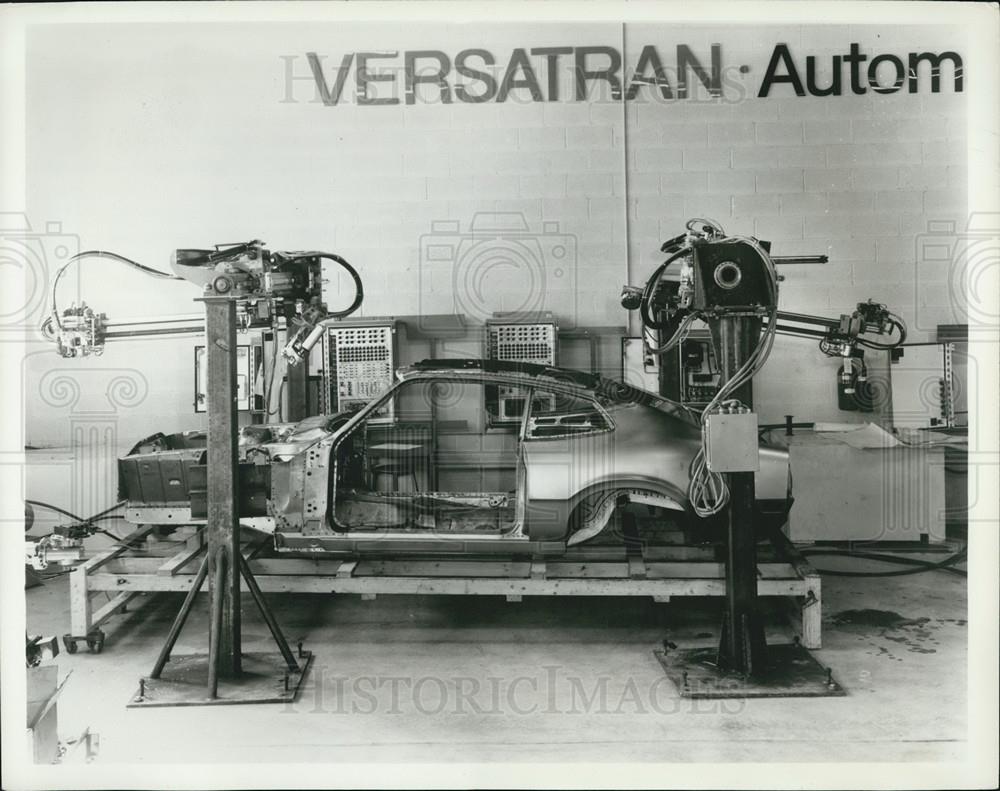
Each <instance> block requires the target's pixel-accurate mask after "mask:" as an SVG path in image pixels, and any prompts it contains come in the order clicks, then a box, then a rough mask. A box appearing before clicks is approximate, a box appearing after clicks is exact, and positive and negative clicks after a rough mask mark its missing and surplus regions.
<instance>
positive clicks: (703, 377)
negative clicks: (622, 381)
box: [660, 329, 721, 410]
mask: <svg viewBox="0 0 1000 791" xmlns="http://www.w3.org/2000/svg"><path fill="white" fill-rule="evenodd" d="M720 384H721V373H720V371H719V365H718V362H717V360H716V359H715V348H714V347H713V346H712V333H711V332H710V331H709V330H707V329H705V330H698V329H695V330H691V331H690V332H689V333H688V336H687V338H685V339H684V340H683V341H681V342H680V343H679V344H678V345H677V347H676V348H675V349H673V350H671V351H670V352H669V353H668V354H666V355H664V357H663V362H662V365H661V367H660V395H663V396H665V397H666V398H669V399H671V400H672V401H679V402H680V403H682V404H684V405H685V406H689V407H691V408H693V409H698V410H701V409H704V408H705V407H706V406H708V404H709V402H710V401H711V400H712V399H713V398H715V394H716V393H718V392H719V386H720Z"/></svg>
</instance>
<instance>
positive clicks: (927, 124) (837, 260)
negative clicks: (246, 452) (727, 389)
mask: <svg viewBox="0 0 1000 791" xmlns="http://www.w3.org/2000/svg"><path fill="white" fill-rule="evenodd" d="M222 32H223V31H221V30H216V29H211V28H204V27H201V28H197V27H189V26H174V27H171V28H169V29H166V28H163V27H155V28H154V27H152V26H149V27H142V26H129V27H128V28H127V29H124V28H115V27H113V26H100V25H90V26H86V28H78V27H51V28H39V29H37V30H33V31H32V33H31V34H30V38H29V48H28V63H27V74H28V95H29V96H30V97H31V99H30V101H29V106H28V108H27V109H28V130H29V131H28V180H29V194H28V209H29V213H30V217H31V219H32V222H33V223H34V224H35V226H36V227H37V226H39V225H41V224H44V223H45V222H46V221H53V220H54V221H59V222H61V223H62V224H63V229H64V230H65V231H66V232H68V233H71V234H77V235H79V245H80V248H81V249H85V248H93V247H98V248H102V249H111V250H118V251H120V252H122V253H124V254H126V255H129V256H132V257H134V258H136V259H138V260H141V261H145V262H148V263H150V264H153V265H159V266H166V264H167V261H168V258H169V255H170V253H171V252H172V250H173V249H174V248H177V247H184V246H192V247H196V246H204V245H208V244H211V243H214V242H231V241H238V240H245V239H250V238H262V239H265V240H266V241H267V242H268V243H269V244H270V245H271V246H272V247H273V248H275V249H317V248H318V249H325V250H332V251H335V252H338V253H340V254H341V255H344V256H345V257H346V258H348V260H350V261H351V262H352V263H354V264H356V266H357V267H358V269H359V270H360V271H361V273H362V275H363V277H364V280H365V285H366V293H367V295H368V300H367V302H366V304H365V307H364V309H363V313H365V314H367V315H391V314H415V313H422V312H423V313H427V312H430V313H448V312H452V311H459V312H463V313H466V314H467V315H469V316H470V317H471V318H473V319H474V320H475V319H482V318H483V317H485V316H487V315H489V313H491V312H493V311H496V310H518V309H523V308H531V309H545V310H552V311H553V312H555V313H556V314H557V315H558V316H559V319H560V323H561V324H562V325H563V326H572V325H574V324H578V325H584V326H587V325H624V324H625V323H626V321H627V316H626V315H625V314H624V312H623V311H622V310H621V308H620V306H619V304H618V293H619V290H620V287H621V285H622V284H623V283H625V282H627V281H631V282H639V281H641V280H642V279H644V278H645V277H646V275H647V274H648V273H649V272H650V271H651V270H652V268H653V267H654V266H655V265H656V264H657V263H659V261H660V258H659V256H658V254H657V250H658V248H659V243H660V241H661V240H663V239H665V238H667V237H669V236H673V235H675V234H677V233H679V232H680V230H681V229H682V228H683V223H684V221H685V220H686V219H687V218H688V217H691V216H700V215H703V216H709V217H713V218H715V219H717V220H718V221H720V222H721V223H722V224H723V225H724V226H725V227H726V228H727V230H730V231H732V232H734V233H746V234H754V235H758V236H760V237H762V238H765V239H770V240H772V241H773V242H774V249H775V252H777V253H815V252H828V253H829V255H830V256H831V263H830V264H828V265H826V266H824V267H797V268H793V267H789V268H787V269H786V271H785V272H784V274H785V275H786V280H785V282H784V283H783V284H782V306H783V307H787V308H789V309H794V310H797V311H804V312H817V313H821V314H824V315H837V314H839V313H840V311H842V310H848V309H850V308H851V307H852V306H853V304H854V303H855V302H856V301H858V300H860V299H865V298H867V297H873V298H875V299H879V300H883V301H886V302H889V303H890V304H891V305H892V306H893V308H895V309H896V310H897V311H898V312H900V313H901V314H902V315H904V316H906V317H907V318H908V319H909V318H911V317H912V314H913V313H914V312H915V310H916V309H917V308H918V307H919V314H920V315H919V322H917V323H918V324H919V326H918V327H917V330H918V331H917V332H915V335H920V334H921V333H925V332H926V329H927V328H928V327H933V325H934V324H935V323H937V322H938V321H952V320H954V319H953V318H952V316H951V311H950V309H949V305H950V302H949V299H950V297H949V294H948V290H947V288H946V287H945V284H944V282H943V280H942V281H940V283H939V285H940V288H937V287H932V285H931V283H932V282H933V281H926V282H923V283H921V284H920V287H919V288H918V287H917V283H916V280H915V275H914V272H915V259H914V256H915V253H914V240H915V238H916V236H917V235H918V234H920V233H921V232H922V231H923V230H924V229H925V228H926V223H927V221H928V220H938V219H941V220H955V219H960V218H963V217H964V214H965V161H964V157H965V153H964V151H965V145H964V134H965V128H964V106H963V101H962V100H963V97H962V96H952V95H950V93H942V94H936V95H931V94H930V93H929V92H927V91H926V90H925V91H923V92H921V93H920V94H918V95H910V94H905V93H900V94H896V95H892V96H872V95H868V96H864V97H853V96H842V97H829V98H825V99H817V98H797V97H794V96H793V95H791V92H790V90H789V89H788V88H787V87H779V88H776V89H775V93H774V95H773V96H771V97H769V98H766V99H763V98H761V99H758V98H754V96H753V94H754V93H755V92H756V85H757V84H758V82H759V79H760V77H761V75H762V74H763V70H764V67H765V65H766V60H767V56H768V54H769V53H770V51H771V48H772V47H773V45H774V44H775V43H777V42H779V41H784V42H786V43H788V44H789V45H790V46H791V47H792V48H793V50H794V51H797V52H798V51H800V50H801V51H802V52H804V51H806V50H808V51H809V52H811V53H814V54H817V55H820V56H822V55H823V54H824V53H826V54H827V55H829V54H833V50H831V48H830V45H829V42H831V41H834V42H837V49H836V51H837V52H840V51H843V50H846V47H847V46H848V45H849V43H850V42H851V41H859V42H860V43H862V45H863V47H864V48H865V49H866V51H871V52H876V51H877V52H883V51H884V52H893V53H897V54H902V53H905V52H909V51H911V50H918V51H919V50H922V49H930V50H932V51H940V50H942V49H945V48H949V47H950V48H956V49H960V48H961V42H959V41H955V39H954V36H953V35H952V34H949V33H948V32H947V31H941V30H934V31H923V32H921V31H918V30H913V29H908V28H904V27H896V28H893V29H892V30H885V29H883V30H878V31H873V30H866V29H864V28H845V29H843V30H842V31H831V30H830V29H829V28H824V31H823V33H822V35H816V34H815V33H813V32H810V30H809V29H808V28H789V29H778V28H773V27H770V28H767V27H759V28H750V29H747V30H745V31H734V30H726V29H723V28H718V27H713V28H707V27H706V28H690V27H687V28H679V27H665V26H659V27H658V26H649V25H642V26H638V25H633V26H630V27H629V28H628V29H627V30H623V29H622V26H621V25H617V24H594V25H579V26H568V25H561V26H560V25H548V26H546V25H533V26H501V25H495V26H492V27H488V28H487V27H484V26H480V25H476V26H473V25H468V26H461V25H455V26H448V27H440V26H418V25H415V26H411V27H410V28H408V29H403V28H400V27H398V26H397V27H392V28H390V27H386V26H381V25H374V24H370V25H350V26H347V25H339V26H322V25H321V26H315V25H314V26H309V27H305V26H300V25H287V26H269V27H267V28H255V27H242V28H231V29H229V30H227V31H225V35H221V33H222ZM623 42H624V43H623ZM646 43H650V44H655V45H656V46H657V47H659V49H660V52H661V54H662V55H663V56H664V59H665V60H666V61H667V62H668V63H669V61H670V60H672V52H673V47H674V45H675V44H677V43H686V44H688V45H689V46H690V47H691V49H692V51H693V52H695V53H696V54H698V55H700V56H701V57H702V58H703V60H704V61H705V62H706V64H707V60H708V55H707V53H708V52H709V48H710V46H711V44H713V43H721V44H722V48H723V53H724V54H723V61H724V63H725V64H726V65H727V66H733V67H735V66H736V65H739V64H748V65H749V66H750V71H749V72H748V73H747V74H745V75H740V74H738V73H735V72H733V73H727V80H729V82H728V83H727V85H729V87H727V95H726V100H725V101H722V102H718V101H714V102H712V101H699V100H697V99H687V100H683V101H673V102H663V101H658V100H651V99H650V98H649V96H650V91H649V90H643V91H642V92H641V93H640V98H638V99H637V100H636V101H634V102H630V103H628V104H626V105H623V104H622V103H620V102H616V101H613V100H612V99H611V97H609V96H607V95H606V92H605V93H604V94H601V93H600V92H598V93H597V95H595V96H594V97H593V98H592V100H591V101H587V102H576V101H555V102H531V101H526V94H525V92H524V91H523V90H522V91H520V92H518V91H515V92H514V93H513V94H512V95H511V97H510V99H509V100H508V101H507V102H505V103H503V104H497V103H495V102H490V103H483V104H464V103H458V102H453V103H451V104H441V103H439V102H434V101H433V95H434V93H435V91H437V89H436V88H435V87H434V86H420V87H419V88H418V90H419V91H420V92H421V99H422V101H421V102H418V103H416V104H413V105H406V104H399V105H394V106H358V105H357V104H356V103H355V102H354V101H353V99H350V100H348V101H347V102H346V103H342V104H339V105H338V106H336V107H324V106H322V104H317V103H316V102H315V101H313V100H314V98H315V90H314V86H313V83H312V78H311V75H310V72H309V66H308V63H307V61H306V58H305V53H306V52H308V51H315V52H317V53H319V54H321V55H322V56H324V60H323V63H324V67H325V68H326V70H327V71H326V73H327V75H328V79H329V80H330V81H331V82H332V80H333V75H334V66H335V65H336V64H337V63H338V62H339V59H340V58H341V56H342V55H343V53H345V52H360V51H373V52H374V51H379V52H385V51H398V52H403V51H406V50H414V49H421V50H434V49H439V50H442V51H444V52H446V53H450V54H451V55H452V56H453V55H454V54H455V53H456V52H457V51H458V50H459V49H460V48H466V47H470V48H471V47H482V48H484V49H487V50H489V51H491V52H492V53H494V54H495V55H496V56H497V60H498V61H499V62H500V63H502V64H505V63H506V60H507V58H508V57H509V56H510V52H511V50H512V49H514V48H517V47H526V48H530V47H532V46H577V47H578V46H583V45H600V44H603V45H608V46H612V47H616V48H618V49H622V48H624V50H625V52H626V56H625V63H626V64H627V65H628V64H634V63H635V62H636V58H637V56H638V52H639V49H640V48H641V46H642V45H643V44H646ZM821 60H822V57H821ZM401 62H402V58H401V57H400V58H397V59H396V60H387V61H374V62H372V63H371V64H370V65H371V67H372V68H375V69H382V70H383V71H389V69H387V68H386V67H385V66H384V65H383V64H384V63H388V64H392V63H395V64H397V66H398V64H400V63H401ZM826 62H827V65H826V68H827V69H829V57H827V58H826ZM67 63H72V64H73V67H72V68H67V67H66V64H67ZM533 63H534V64H535V68H536V70H537V72H538V74H539V79H540V81H541V82H542V83H543V85H544V84H545V76H543V75H545V74H546V72H545V67H544V64H543V63H542V60H541V59H540V58H535V59H534V60H533ZM568 64H569V61H568V60H565V61H564V65H568ZM289 69H290V71H288V70H289ZM289 75H291V77H292V78H293V80H292V81H291V82H289V81H288V78H289ZM572 77H573V74H572V72H571V71H570V70H568V69H566V68H563V69H562V70H560V72H559V77H558V79H559V92H560V95H561V96H563V97H570V96H572V90H573V83H572ZM821 77H822V74H821ZM397 79H399V80H401V77H397ZM945 81H946V82H947V79H946V80H945ZM353 90H354V86H353V70H352V76H351V78H350V79H349V80H348V83H347V89H346V92H347V95H348V96H349V97H350V96H353ZM375 94H376V95H377V96H380V97H383V98H384V97H386V96H389V94H387V93H383V86H382V85H379V86H375ZM396 95H398V96H402V89H401V87H400V88H399V89H398V91H397V94H396ZM67 97H72V101H67ZM741 97H743V98H742V99H741ZM497 214H501V215H504V216H503V217H496V216H491V215H497ZM474 222H475V223H478V226H477V229H478V230H479V231H481V230H482V228H483V227H485V226H486V225H488V224H489V223H494V224H495V223H497V222H503V223H510V222H514V223H515V225H514V226H506V227H507V230H506V231H505V232H503V233H501V234H495V235H494V236H497V237H499V241H497V240H496V239H494V240H493V241H491V237H490V234H488V233H487V234H486V235H485V238H484V236H483V234H482V233H479V234H478V235H477V234H474V233H473V223H474ZM517 223H520V224H519V225H518V224H517ZM511 228H513V231H512V230H511ZM449 247H450V248H451V250H452V253H451V257H450V258H449V256H448V254H445V255H444V256H443V257H434V256H431V255H429V253H430V251H431V250H432V249H433V250H435V251H437V252H438V253H440V252H441V250H442V249H447V248H449ZM98 272H100V274H97V273H98ZM102 277H104V278H109V280H105V281H104V282H105V283H107V282H113V283H115V284H117V285H118V286H119V287H118V288H116V289H108V288H104V287H102V280H101V278H102ZM77 288H78V284H77V283H76V282H74V281H73V280H72V279H69V280H67V282H66V284H65V292H64V293H65V295H66V297H65V299H66V300H67V301H68V299H70V298H72V296H73V295H74V290H75V289H77ZM347 289H348V286H347V285H346V284H345V283H341V282H340V281H339V280H338V279H337V278H336V277H331V282H330V283H329V285H328V300H329V302H330V303H331V305H335V304H336V303H337V299H338V294H340V293H342V294H344V297H343V298H345V299H346V298H349V297H347V296H346V295H347V294H348V290H347ZM77 294H78V295H80V296H82V297H83V298H85V299H87V301H88V302H90V303H92V304H94V305H95V306H96V307H99V308H100V309H102V310H106V311H107V312H108V313H109V314H110V315H112V316H134V315H137V314H143V313H146V314H154V313H190V312H193V311H196V310H197V306H196V305H195V303H193V302H192V301H191V300H192V299H193V298H194V296H196V295H195V293H194V290H193V288H192V287H190V286H187V285H183V284H180V285H174V284H167V285H164V284H162V283H159V282H156V281H151V280H147V279H144V278H142V277H141V276H138V275H133V274H131V273H128V272H125V271H122V270H120V269H117V268H114V267H113V265H109V264H102V263H98V264H95V265H93V267H92V266H91V265H90V264H88V265H87V274H86V275H85V277H84V281H83V287H82V288H81V289H79V290H78V291H77ZM911 323H914V322H912V321H911ZM633 329H634V328H633ZM165 343H168V342H152V341H146V342H142V343H135V344H132V345H128V344H123V345H119V346H117V347H115V348H114V349H110V348H109V351H108V353H107V354H106V355H105V356H104V357H103V358H101V359H100V360H97V361H85V362H73V363H65V364H63V363H59V361H58V360H57V359H56V358H54V357H46V356H44V355H37V356H32V357H30V358H29V361H28V363H27V387H28V392H29V394H31V393H34V392H35V391H36V390H37V388H38V387H39V382H40V379H41V377H42V375H43V374H44V373H45V372H46V371H47V370H48V369H49V368H52V367H53V366H62V367H65V368H67V369H70V368H72V369H74V370H80V369H87V368H94V369H102V368H103V369H106V370H108V371H111V370H114V369H122V368H124V369H136V370H141V371H143V372H144V375H145V376H146V378H147V379H148V380H149V395H148V396H147V397H146V399H145V401H144V402H143V405H142V406H141V408H137V409H133V410H131V411H129V412H125V411H123V412H122V414H121V425H120V432H121V434H122V435H123V436H128V437H132V436H138V435H141V434H144V433H148V432H149V431H150V430H153V429H157V428H161V427H175V426H176V427H178V428H182V427H183V428H187V427H193V426H197V425H201V424H202V420H203V419H202V418H201V417H199V416H195V415H192V414H189V409H190V395H189V391H190V388H189V387H188V380H189V379H190V377H191V369H190V366H189V365H188V363H187V352H186V351H185V353H184V354H181V355H179V356H178V355H169V354H163V353H161V351H162V349H163V344H165ZM445 351H447V350H445ZM458 352H463V353H467V352H464V350H458ZM833 367H835V363H832V362H831V361H828V360H826V359H825V358H823V357H822V356H821V355H819V353H818V351H816V350H815V347H814V345H813V344H811V343H809V342H806V341H799V340H783V341H781V342H780V343H779V344H778V346H777V348H776V352H775V357H774V359H773V360H772V362H771V363H769V365H768V368H767V371H766V374H765V376H764V377H763V378H762V380H761V382H760V384H759V389H758V392H759V394H760V403H761V409H762V412H763V418H764V419H765V420H770V419H774V418H776V417H778V416H780V415H783V414H785V413H786V412H794V413H795V414H797V415H800V416H802V417H816V418H821V419H827V418H838V417H843V415H842V414H841V413H838V412H836V409H835V390H834V384H833ZM108 376H111V374H110V373H109V374H108ZM28 404H29V410H30V411H29V414H28V428H29V431H28V435H29V441H34V442H37V443H39V444H48V443H56V444H58V443H59V442H62V441H65V439H66V414H65V412H66V410H65V407H57V406H54V405H53V404H52V403H50V402H47V401H46V400H45V399H34V400H32V399H31V398H29V399H28ZM178 413H180V414H181V415H182V418H180V419H179V418H178V417H177V415H178Z"/></svg>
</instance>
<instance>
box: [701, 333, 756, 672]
mask: <svg viewBox="0 0 1000 791" xmlns="http://www.w3.org/2000/svg"><path fill="white" fill-rule="evenodd" d="M716 321H717V327H713V337H714V339H715V340H716V353H717V359H718V360H719V365H720V368H721V374H722V375H721V380H722V381H723V382H727V381H729V380H730V379H731V378H732V377H733V376H734V375H735V374H736V372H737V371H739V370H740V368H742V367H743V366H744V365H745V364H746V362H747V361H748V360H749V359H750V357H751V355H752V354H753V352H754V349H755V348H756V347H757V344H758V343H759V342H760V330H761V319H760V318H759V317H758V316H756V315H753V314H743V315H740V314H736V315H724V316H722V317H721V318H719V319H717V320H716ZM731 397H732V398H737V399H739V400H740V401H741V402H743V404H744V405H745V406H747V407H750V408H752V407H753V390H752V385H751V383H750V382H749V381H748V382H746V383H745V384H744V385H742V386H741V387H739V388H737V389H736V390H735V391H734V392H733V394H732V396H731ZM725 477H726V485H727V486H728V488H729V506H728V508H727V513H726V553H725V568H726V611H725V616H724V620H723V625H722V636H721V639H720V641H719V659H718V664H719V667H720V668H723V669H725V670H730V671H734V672H737V673H740V674H743V675H746V676H749V675H751V674H752V673H753V671H754V669H755V668H763V667H764V665H765V664H766V661H767V654H766V652H767V644H766V642H765V640H764V624H763V620H762V618H761V613H760V606H759V603H758V600H757V537H756V534H755V531H754V510H755V507H756V492H755V489H754V474H753V473H752V472H731V473H726V475H725Z"/></svg>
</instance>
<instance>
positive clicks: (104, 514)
mask: <svg viewBox="0 0 1000 791" xmlns="http://www.w3.org/2000/svg"><path fill="white" fill-rule="evenodd" d="M24 502H25V503H26V504H28V505H35V506H38V507H39V508H45V509H47V510H49V511H52V512H53V513H57V514H61V515H62V516H65V517H66V518H68V519H72V520H73V521H74V522H79V523H80V524H82V525H91V524H93V523H94V522H98V521H101V520H102V519H115V518H121V517H119V516H117V515H112V514H111V512H112V511H115V510H117V509H119V508H121V507H122V506H123V505H125V503H126V501H125V500H120V501H119V502H117V503H115V504H114V505H113V506H111V507H110V508H105V509H104V510H103V511H99V512H98V513H96V514H94V515H93V516H91V517H90V518H88V519H83V518H81V517H79V516H77V515H76V514H74V513H72V512H71V511H67V510H66V509H65V508H60V507H59V506H58V505H52V503H46V502H43V501H42V500H25V501H24Z"/></svg>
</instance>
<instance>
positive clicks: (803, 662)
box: [653, 643, 847, 698]
mask: <svg viewBox="0 0 1000 791" xmlns="http://www.w3.org/2000/svg"><path fill="white" fill-rule="evenodd" d="M653 653H654V654H655V656H656V658H657V659H658V660H659V661H660V664H661V665H662V666H663V669H664V671H666V674H667V678H669V679H670V680H671V681H672V682H673V683H674V685H675V686H676V687H677V689H678V691H679V692H680V695H681V697H682V698H819V697H839V696H842V695H846V694H847V692H846V691H845V690H844V688H843V687H841V686H840V684H838V683H837V682H836V681H834V680H833V674H832V672H831V671H830V670H829V669H828V668H825V667H823V666H822V665H821V664H820V663H819V662H817V661H816V659H815V658H814V657H813V655H812V654H810V653H809V652H808V651H807V650H806V649H805V648H803V647H802V646H801V645H800V644H798V643H786V644H783V645H768V647H767V665H766V667H764V668H763V669H762V670H761V671H759V672H757V673H754V674H753V676H751V677H750V678H745V677H744V676H742V675H741V674H739V673H733V672H727V671H724V670H721V669H720V668H719V667H718V665H717V664H716V660H717V659H718V649H716V648H690V649H685V650H680V651H669V652H664V651H654V652H653Z"/></svg>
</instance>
